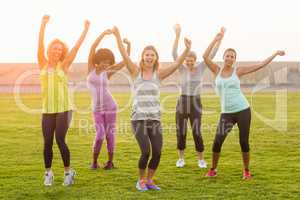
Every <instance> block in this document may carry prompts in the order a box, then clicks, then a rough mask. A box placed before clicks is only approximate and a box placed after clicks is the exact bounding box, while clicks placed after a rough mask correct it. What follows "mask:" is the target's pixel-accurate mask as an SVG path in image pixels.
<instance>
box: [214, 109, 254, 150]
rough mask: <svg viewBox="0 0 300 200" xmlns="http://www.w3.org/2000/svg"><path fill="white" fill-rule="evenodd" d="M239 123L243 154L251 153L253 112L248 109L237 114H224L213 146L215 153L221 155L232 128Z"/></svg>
mask: <svg viewBox="0 0 300 200" xmlns="http://www.w3.org/2000/svg"><path fill="white" fill-rule="evenodd" d="M236 123H237V125H238V128H239V137H240V146H241V151H242V152H245V153H247V152H249V151H250V148H249V131H250V123H251V110H250V108H247V109H246V110H242V111H240V112H237V113H222V114H221V117H220V121H219V124H218V127H217V133H216V136H215V140H214V144H213V152H215V153H219V152H220V151H221V147H222V144H223V142H224V140H225V138H226V136H227V134H228V133H229V132H230V131H231V129H232V127H233V126H234V125H235V124H236Z"/></svg>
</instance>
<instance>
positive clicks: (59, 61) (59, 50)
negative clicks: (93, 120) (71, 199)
mask: <svg viewBox="0 0 300 200" xmlns="http://www.w3.org/2000/svg"><path fill="white" fill-rule="evenodd" d="M49 19H50V17H49V16H48V15H45V16H44V17H43V19H42V23H41V28H40V33H39V41H38V65H39V67H40V70H41V73H40V79H41V93H42V102H43V105H42V107H43V108H42V132H43V138H44V163H45V169H46V172H45V177H44V178H45V180H44V185H46V186H51V185H52V184H53V180H54V176H53V172H52V170H51V166H52V158H53V151H52V146H53V139H54V135H55V139H56V143H57V145H58V147H59V150H60V153H61V157H62V160H63V163H64V171H65V178H64V183H63V185H65V186H69V185H72V184H73V183H74V175H75V171H74V170H72V169H71V168H70V152H69V148H68V146H67V144H66V142H65V137H66V134H67V131H68V128H69V124H70V121H71V118H72V103H71V98H70V96H69V95H70V94H69V91H68V76H67V73H68V69H69V67H70V66H71V64H72V62H73V60H74V59H75V56H76V54H77V52H78V50H79V47H80V46H81V44H82V42H83V40H84V38H85V36H86V34H87V31H88V29H89V25H90V23H89V21H85V24H84V30H83V32H82V33H81V36H80V38H79V39H78V41H77V42H76V44H75V46H74V47H73V48H72V49H71V50H70V51H68V48H67V46H66V45H65V44H64V43H63V42H62V41H60V40H59V39H55V40H53V41H52V42H51V43H50V44H49V46H48V49H47V56H45V52H44V51H45V48H44V34H45V28H46V24H47V23H48V21H49Z"/></svg>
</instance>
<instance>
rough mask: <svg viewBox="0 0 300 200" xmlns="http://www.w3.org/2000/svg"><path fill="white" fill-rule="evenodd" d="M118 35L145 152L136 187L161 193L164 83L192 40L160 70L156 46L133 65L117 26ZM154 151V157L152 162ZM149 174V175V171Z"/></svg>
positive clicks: (135, 128) (134, 125) (137, 132)
mask: <svg viewBox="0 0 300 200" xmlns="http://www.w3.org/2000/svg"><path fill="white" fill-rule="evenodd" d="M112 32H113V34H114V35H115V36H116V39H117V43H118V47H119V50H120V52H121V55H122V57H123V59H124V62H125V63H126V66H127V69H128V71H129V72H130V75H131V77H132V79H133V80H134V100H133V109H132V115H131V123H132V128H133V132H134V134H135V138H136V140H137V142H138V144H139V147H140V150H141V156H140V160H139V180H138V181H137V183H136V188H137V189H138V190H139V191H146V190H149V189H152V190H160V188H159V187H158V186H157V185H155V184H154V182H153V176H154V173H155V171H156V169H157V167H158V165H159V161H160V156H161V149H162V143H163V139H162V127H161V123H160V119H161V118H160V115H161V113H160V102H159V96H160V95H159V86H160V81H162V80H163V79H165V78H166V77H168V76H170V75H171V74H172V73H173V72H175V71H176V70H177V69H178V68H179V67H180V65H181V64H182V63H183V61H184V58H185V57H186V55H187V54H188V52H189V51H190V48H191V41H190V40H188V39H185V47H186V48H185V50H184V52H183V53H182V55H180V56H179V57H178V58H177V59H176V61H175V62H174V63H172V64H171V65H170V66H168V67H164V68H159V62H158V60H159V56H158V53H157V51H156V49H155V48H154V47H153V46H147V47H145V48H144V50H143V52H142V58H141V61H140V63H139V66H138V65H136V64H135V63H133V62H132V60H131V59H130V57H129V56H128V54H127V52H126V50H125V47H124V46H123V43H122V39H121V35H120V32H119V30H118V28H117V27H114V28H113V29H112ZM150 150H152V155H151V159H150V162H149V163H148V160H149V157H150ZM147 165H148V172H147V175H146V168H147Z"/></svg>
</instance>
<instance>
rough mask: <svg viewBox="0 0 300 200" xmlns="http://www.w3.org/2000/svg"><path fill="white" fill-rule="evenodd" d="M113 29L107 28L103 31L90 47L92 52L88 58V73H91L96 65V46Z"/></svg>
mask: <svg viewBox="0 0 300 200" xmlns="http://www.w3.org/2000/svg"><path fill="white" fill-rule="evenodd" d="M111 33H112V32H111V30H110V29H107V30H105V31H104V32H103V33H101V34H100V35H99V36H98V38H97V39H96V40H95V42H94V43H93V45H92V46H91V48H90V54H89V59H88V73H90V72H91V71H92V69H93V68H94V67H95V63H94V58H95V54H96V48H97V46H98V45H99V44H100V42H101V41H102V39H103V38H104V37H105V36H106V35H109V34H111Z"/></svg>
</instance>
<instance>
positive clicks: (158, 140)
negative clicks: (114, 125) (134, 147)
mask: <svg viewBox="0 0 300 200" xmlns="http://www.w3.org/2000/svg"><path fill="white" fill-rule="evenodd" d="M131 123H132V129H133V132H134V134H135V138H136V140H137V142H138V144H139V147H140V150H141V156H140V159H139V164H138V166H139V169H146V167H147V164H148V160H149V157H150V150H152V157H151V159H150V162H149V164H148V168H149V169H153V170H156V169H157V167H158V165H159V162H160V157H161V149H162V144H163V138H162V129H161V124H160V122H159V121H156V120H137V121H132V122H131Z"/></svg>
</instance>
